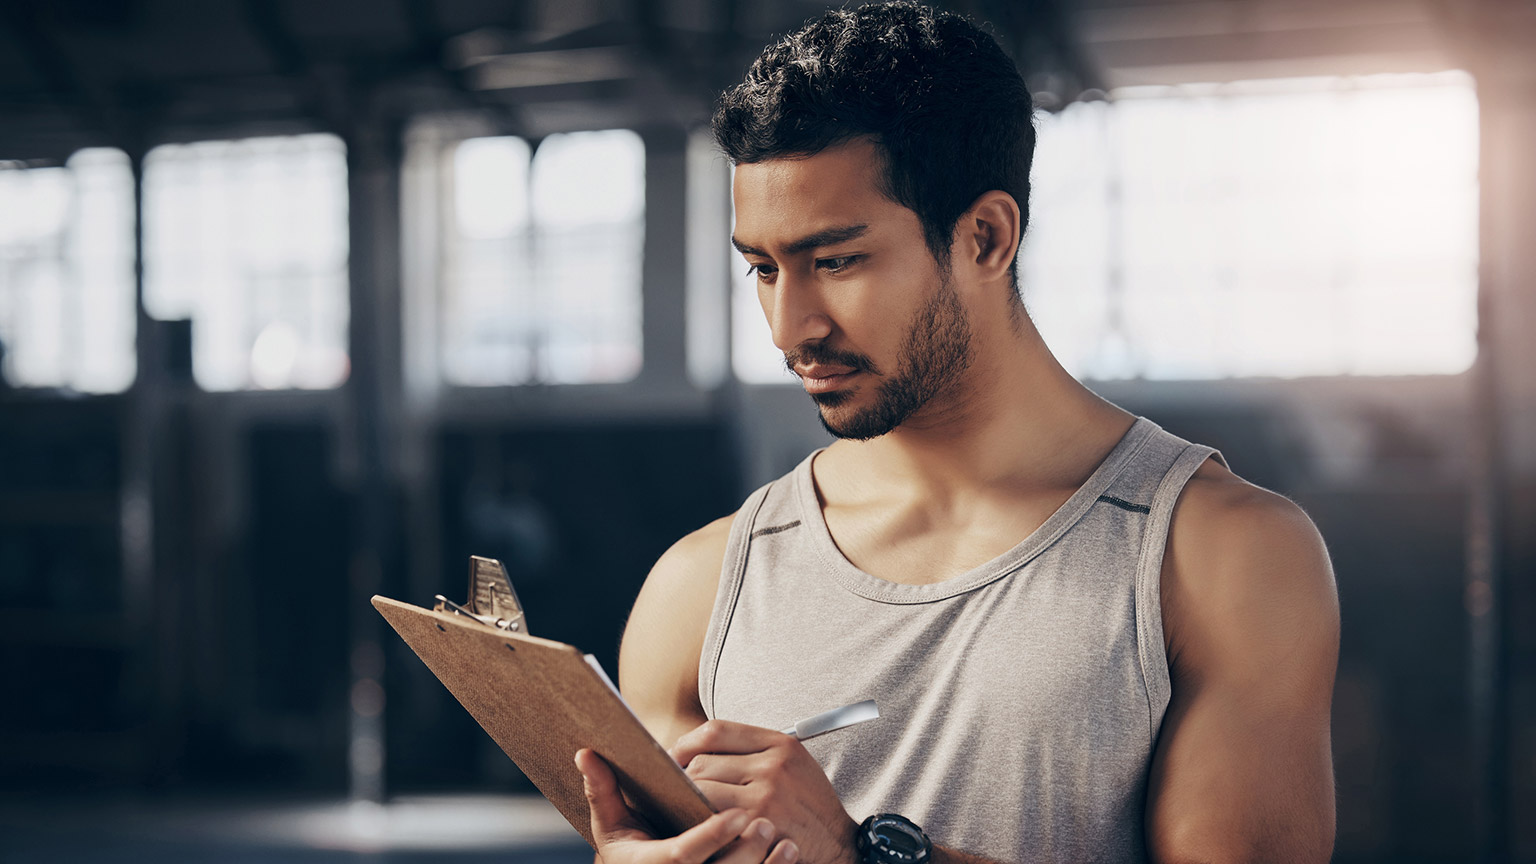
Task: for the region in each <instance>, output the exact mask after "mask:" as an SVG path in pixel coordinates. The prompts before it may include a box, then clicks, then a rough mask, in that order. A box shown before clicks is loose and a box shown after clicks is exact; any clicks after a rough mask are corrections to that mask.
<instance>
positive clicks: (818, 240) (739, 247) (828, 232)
mask: <svg viewBox="0 0 1536 864" xmlns="http://www.w3.org/2000/svg"><path fill="white" fill-rule="evenodd" d="M868 231H869V226H868V225H842V226H839V227H836V228H825V229H822V230H821V231H817V232H816V233H814V234H807V235H805V236H804V237H801V238H800V239H798V240H796V241H794V242H793V243H790V244H789V245H788V246H785V247H784V253H785V254H786V255H798V254H800V253H801V252H808V251H810V250H812V249H819V248H821V247H822V246H832V245H834V244H837V243H846V242H848V241H849V240H855V239H858V238H859V237H863V236H864V234H865V233H866V232H868ZM731 245H732V246H735V247H736V251H738V252H740V253H741V254H743V255H761V256H762V257H764V258H767V257H769V255H768V253H767V252H764V251H763V250H761V249H758V248H757V247H755V246H748V245H747V244H745V243H743V242H741V241H740V240H737V239H736V238H735V237H734V236H732V237H731Z"/></svg>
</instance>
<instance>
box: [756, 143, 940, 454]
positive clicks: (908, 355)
mask: <svg viewBox="0 0 1536 864" xmlns="http://www.w3.org/2000/svg"><path fill="white" fill-rule="evenodd" d="M879 172H880V161H879V154H878V151H877V150H876V149H875V146H874V145H873V144H872V143H870V142H869V141H866V140H856V141H852V142H849V143H847V144H843V145H839V146H837V147H833V148H829V149H827V150H824V151H822V152H821V153H818V154H816V155H815V156H809V157H805V158H799V159H772V160H768V161H765V162H759V163H755V164H743V165H739V166H737V168H736V178H735V182H734V185H733V194H734V196H735V202H736V231H735V234H734V236H733V240H734V242H735V244H736V247H737V248H738V249H739V250H741V252H742V254H743V255H744V256H745V257H746V259H747V263H748V264H750V265H751V266H752V267H753V269H754V270H755V271H756V275H757V293H758V299H759V301H760V302H761V303H762V306H763V313H764V314H765V315H766V316H767V317H768V324H769V327H770V328H771V329H772V330H773V342H774V344H775V345H776V346H778V348H779V350H781V351H783V352H784V359H785V363H786V364H787V365H788V366H789V368H790V371H792V372H794V373H795V374H796V375H798V376H800V379H801V382H802V383H803V384H804V386H805V390H806V392H807V393H809V394H810V395H811V398H812V399H813V400H814V401H815V402H816V404H817V406H818V408H819V410H820V413H821V422H822V425H824V426H826V428H827V430H828V431H829V432H831V433H832V434H833V435H836V436H838V437H840V438H855V439H860V440H863V439H869V438H874V437H877V436H879V435H884V434H885V433H887V432H889V431H891V430H892V429H894V428H896V427H897V426H899V425H900V424H901V423H902V422H904V421H905V420H907V418H909V417H911V416H912V415H913V414H915V413H917V412H918V411H919V410H921V409H922V408H923V407H924V406H926V405H929V404H930V403H931V402H932V401H933V400H934V398H935V397H937V396H940V395H942V394H944V393H946V392H948V391H950V390H951V389H952V388H953V386H954V384H955V382H956V381H957V380H958V379H959V377H960V376H961V374H962V373H963V372H964V371H965V368H966V367H967V366H968V365H969V362H970V327H969V324H968V322H967V320H966V315H965V310H964V308H963V307H962V306H961V303H960V298H959V297H958V296H957V295H956V293H955V291H954V288H953V286H952V285H951V284H950V280H949V278H948V274H947V273H945V272H943V271H942V270H941V268H940V267H939V265H938V262H936V261H935V260H934V257H933V255H932V254H931V253H930V252H929V251H928V247H927V246H926V245H925V244H924V242H923V231H922V225H921V223H920V222H919V221H918V219H917V214H916V213H913V212H912V211H911V210H909V209H907V208H905V207H903V206H901V205H899V204H897V203H895V202H893V201H891V200H890V199H888V198H886V197H885V196H884V195H882V194H881V193H880V188H879V181H880V173H879Z"/></svg>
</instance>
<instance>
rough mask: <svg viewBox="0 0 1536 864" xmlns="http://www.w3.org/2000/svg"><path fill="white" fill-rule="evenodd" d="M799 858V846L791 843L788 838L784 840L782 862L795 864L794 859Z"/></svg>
mask: <svg viewBox="0 0 1536 864" xmlns="http://www.w3.org/2000/svg"><path fill="white" fill-rule="evenodd" d="M799 858H800V847H799V846H796V845H795V844H793V843H791V842H789V841H788V840H785V841H784V864H795V861H796V860H798V859H799Z"/></svg>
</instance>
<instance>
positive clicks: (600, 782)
mask: <svg viewBox="0 0 1536 864" xmlns="http://www.w3.org/2000/svg"><path fill="white" fill-rule="evenodd" d="M576 768H577V769H578V770H580V771H581V778H582V786H583V787H584V789H585V791H586V793H587V809H588V810H590V811H591V812H592V840H593V842H595V843H596V844H597V845H598V847H599V848H601V847H603V846H606V845H608V844H609V843H612V842H614V841H615V840H636V839H646V840H648V839H651V837H650V835H648V834H646V833H645V832H643V831H640V830H639V828H638V827H636V825H635V820H634V817H633V816H632V815H631V814H630V812H629V807H628V805H626V804H625V803H624V796H623V795H621V794H619V781H618V779H617V778H616V777H614V776H613V769H612V768H609V767H608V763H607V762H605V761H603V758H602V757H601V756H598V755H597V754H596V753H593V752H592V751H591V750H587V749H582V750H578V751H577V752H576Z"/></svg>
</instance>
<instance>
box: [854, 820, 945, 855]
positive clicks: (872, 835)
mask: <svg viewBox="0 0 1536 864" xmlns="http://www.w3.org/2000/svg"><path fill="white" fill-rule="evenodd" d="M865 824H866V825H868V829H867V830H868V841H869V845H868V847H867V852H866V854H865V861H866V862H870V864H921V862H924V861H927V860H928V854H929V850H930V849H931V848H932V846H931V844H930V843H929V842H928V837H927V836H926V835H924V834H923V830H922V829H921V828H919V827H917V826H916V825H914V824H913V823H912V821H911V820H910V819H907V818H906V817H905V816H898V815H896V814H894V813H882V814H880V815H879V816H874V817H871V818H870V820H869V822H867V823H865Z"/></svg>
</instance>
